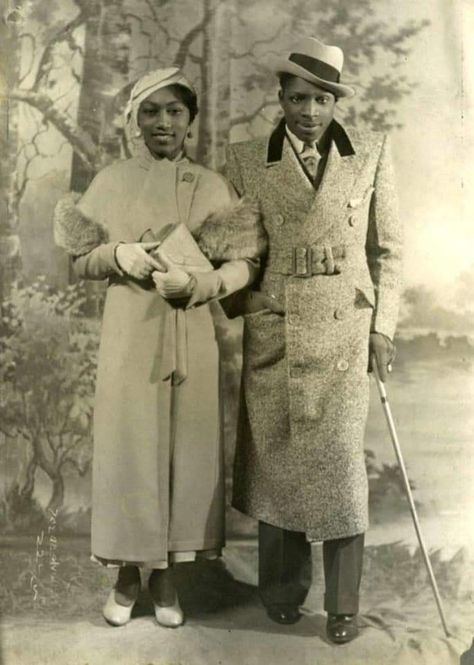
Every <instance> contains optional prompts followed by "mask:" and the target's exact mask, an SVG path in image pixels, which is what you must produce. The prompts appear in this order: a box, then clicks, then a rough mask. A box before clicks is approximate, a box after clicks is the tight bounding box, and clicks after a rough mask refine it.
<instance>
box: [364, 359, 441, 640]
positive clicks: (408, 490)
mask: <svg viewBox="0 0 474 665" xmlns="http://www.w3.org/2000/svg"><path fill="white" fill-rule="evenodd" d="M372 370H373V372H374V376H375V383H376V384H377V388H378V391H379V395H380V401H381V402H382V407H383V410H384V413H385V418H386V419H387V425H388V429H389V432H390V437H391V439H392V443H393V447H394V449H395V455H396V457H397V461H398V464H399V466H400V471H401V472H402V477H403V484H404V486H405V492H406V495H407V499H408V503H409V505H410V512H411V516H412V518H413V524H414V525H415V531H416V535H417V537H418V542H419V543H420V549H421V552H422V554H423V559H424V562H425V565H426V570H427V571H428V577H429V579H430V582H431V588H432V589H433V594H434V597H435V600H436V605H437V607H438V612H439V616H440V619H441V623H442V624H443V628H444V632H445V634H446V637H451V633H450V632H449V630H448V626H447V624H446V619H445V616H444V612H443V606H442V603H441V596H440V595H439V590H438V585H437V584H436V579H435V576H434V573H433V568H432V566H431V561H430V557H429V555H428V551H427V549H426V546H425V543H424V540H423V536H422V534H421V529H420V523H419V521H418V515H417V513H416V508H415V502H414V500H413V494H412V491H411V487H410V481H409V480H408V474H407V470H406V467H405V462H404V461H403V455H402V450H401V447H400V442H399V440H398V436H397V431H396V429H395V423H394V421H393V417H392V411H391V409H390V404H389V403H388V398H387V392H386V390H385V385H384V383H383V382H382V380H381V379H380V374H379V370H378V367H377V361H376V357H375V355H373V356H372Z"/></svg>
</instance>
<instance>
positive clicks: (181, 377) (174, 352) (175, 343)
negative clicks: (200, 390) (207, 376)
mask: <svg viewBox="0 0 474 665" xmlns="http://www.w3.org/2000/svg"><path fill="white" fill-rule="evenodd" d="M165 317H166V321H165V334H164V339H163V365H162V366H163V371H162V373H161V379H162V380H163V381H167V380H168V379H170V380H171V383H172V385H174V386H176V385H179V384H180V383H183V381H185V380H186V378H187V376H188V329H187V320H186V311H185V310H184V309H177V308H174V307H171V305H168V303H166V313H165Z"/></svg>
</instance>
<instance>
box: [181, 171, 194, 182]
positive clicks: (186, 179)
mask: <svg viewBox="0 0 474 665" xmlns="http://www.w3.org/2000/svg"><path fill="white" fill-rule="evenodd" d="M183 180H184V182H193V180H194V173H191V172H190V171H186V172H185V173H183Z"/></svg>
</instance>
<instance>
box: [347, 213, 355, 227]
mask: <svg viewBox="0 0 474 665" xmlns="http://www.w3.org/2000/svg"><path fill="white" fill-rule="evenodd" d="M347 221H348V222H349V226H355V225H356V219H355V217H354V215H351V216H350V217H349V219H348V220H347Z"/></svg>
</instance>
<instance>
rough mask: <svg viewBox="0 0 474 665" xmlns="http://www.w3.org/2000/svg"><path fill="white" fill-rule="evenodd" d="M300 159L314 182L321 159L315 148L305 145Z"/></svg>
mask: <svg viewBox="0 0 474 665" xmlns="http://www.w3.org/2000/svg"><path fill="white" fill-rule="evenodd" d="M300 157H301V159H302V161H303V163H304V165H305V168H306V170H307V171H308V173H309V175H310V176H311V178H312V180H314V179H315V178H316V173H317V172H318V163H319V160H320V159H321V155H320V154H319V152H318V150H317V148H316V146H315V145H308V144H305V146H304V148H303V152H302V153H301V155H300Z"/></svg>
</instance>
